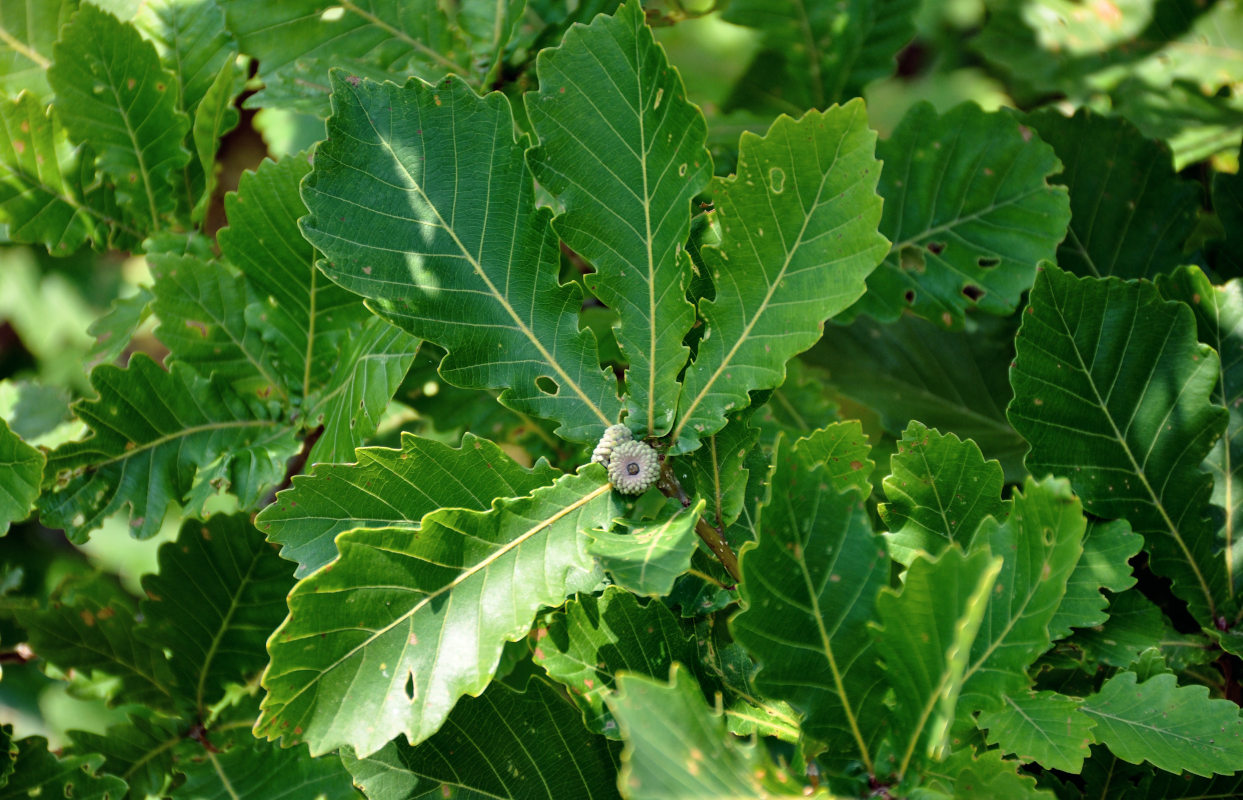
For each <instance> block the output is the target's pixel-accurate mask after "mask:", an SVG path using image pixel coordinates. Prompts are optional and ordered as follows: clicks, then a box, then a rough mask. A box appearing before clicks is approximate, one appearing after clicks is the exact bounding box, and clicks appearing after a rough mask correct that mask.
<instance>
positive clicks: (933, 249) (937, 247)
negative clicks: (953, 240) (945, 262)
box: [928, 242, 945, 256]
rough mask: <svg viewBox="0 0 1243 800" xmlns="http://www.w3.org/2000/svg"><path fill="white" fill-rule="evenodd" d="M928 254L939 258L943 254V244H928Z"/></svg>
mask: <svg viewBox="0 0 1243 800" xmlns="http://www.w3.org/2000/svg"><path fill="white" fill-rule="evenodd" d="M928 252H929V253H932V254H933V255H934V256H939V255H941V254H942V253H944V252H945V242H928Z"/></svg>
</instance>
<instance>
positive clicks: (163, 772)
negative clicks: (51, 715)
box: [70, 714, 183, 797]
mask: <svg viewBox="0 0 1243 800" xmlns="http://www.w3.org/2000/svg"><path fill="white" fill-rule="evenodd" d="M182 725H183V723H182V722H181V721H180V720H177V719H173V718H170V717H161V716H158V715H154V714H153V715H151V717H150V718H148V717H146V716H141V715H139V714H130V716H129V721H128V722H126V723H123V724H121V725H110V726H108V729H107V731H106V732H105V733H103V734H98V733H88V732H86V731H72V732H71V734H70V737H71V738H72V740H73V746H72V748H70V752H71V753H74V754H81V755H89V756H95V754H98V755H102V756H103V758H104V760H103V763H102V764H101V765H100V766H99V769H100V771H102V772H107V773H111V774H112V775H123V776H124V777H125V781H126V783H128V784H129V791H130V794H129V795H128V796H130V797H146V796H147V795H156V796H160V795H161V794H162V793H163V791H164V789H165V785H166V784H167V782H168V779H169V776H170V774H171V773H172V771H173V764H174V761H175V759H176V752H175V750H174V745H175V744H176V743H177V742H178V741H179V740H180V739H181V735H180V733H178V728H180V727H182ZM95 757H97V756H95Z"/></svg>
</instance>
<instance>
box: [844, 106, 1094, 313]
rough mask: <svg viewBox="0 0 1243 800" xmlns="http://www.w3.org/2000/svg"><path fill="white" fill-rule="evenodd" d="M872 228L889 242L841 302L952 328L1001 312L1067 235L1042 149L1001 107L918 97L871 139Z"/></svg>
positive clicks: (1062, 199)
mask: <svg viewBox="0 0 1243 800" xmlns="http://www.w3.org/2000/svg"><path fill="white" fill-rule="evenodd" d="M876 154H877V156H878V157H879V158H880V159H881V160H883V161H884V163H885V168H884V171H883V172H882V173H881V180H880V188H879V191H880V194H881V196H882V197H883V198H885V215H884V217H883V219H882V220H881V226H880V229H881V232H882V233H883V234H885V236H887V237H888V238H889V239H890V240H891V241H892V242H893V246H892V247H891V249H890V250H889V255H888V256H887V257H886V258H885V261H884V263H883V264H882V265H881V266H880V267H879V268H877V270H876V271H875V272H874V273H872V275H871V277H869V278H868V291H867V294H866V295H864V297H863V299H862V300H861V301H860V302H859V303H858V304H857V305H856V306H855V307H854V309H852V312H851V313H852V314H853V313H860V312H862V313H867V314H871V315H872V316H874V317H876V318H877V319H878V320H881V321H884V322H892V321H894V320H896V319H897V318H898V317H899V316H901V315H902V313H903V312H905V311H910V312H911V313H914V314H916V315H918V316H921V317H923V318H924V319H927V320H931V321H933V322H937V323H939V324H941V325H943V326H945V327H946V328H960V327H962V325H963V321H964V315H965V313H966V310H967V309H968V308H978V309H980V310H981V311H987V312H989V313H990V314H1001V315H1005V314H1009V313H1010V312H1012V311H1014V309H1015V308H1016V307H1017V306H1018V303H1019V299H1020V296H1021V295H1022V293H1023V292H1025V291H1026V290H1027V289H1029V288H1030V287H1031V284H1032V279H1033V278H1034V277H1035V275H1036V265H1037V264H1038V263H1040V261H1042V260H1045V259H1048V260H1052V259H1053V258H1054V255H1055V253H1056V252H1057V250H1056V248H1057V243H1058V242H1060V241H1061V240H1062V237H1063V236H1065V235H1066V224H1067V222H1069V220H1070V206H1069V202H1068V200H1067V196H1066V190H1065V189H1063V188H1061V187H1057V186H1051V185H1049V183H1048V180H1047V179H1048V177H1049V176H1050V175H1052V174H1054V173H1055V172H1056V171H1057V168H1058V160H1057V156H1055V155H1054V153H1053V148H1051V147H1049V146H1048V145H1046V144H1044V143H1043V142H1041V141H1039V140H1038V139H1036V140H1033V137H1032V135H1031V132H1030V131H1027V130H1025V129H1023V128H1022V127H1021V126H1020V125H1019V123H1018V121H1017V120H1016V119H1015V118H1014V117H1013V116H1011V115H1010V114H1008V113H1006V112H1003V111H996V112H992V113H988V112H985V111H983V110H981V109H980V107H979V106H977V105H975V104H973V103H964V104H962V105H960V106H957V107H955V108H953V109H952V110H950V111H948V112H947V113H945V114H944V115H939V114H937V112H936V110H935V109H934V108H933V107H932V105H931V104H929V103H926V102H921V103H918V104H916V105H915V106H914V107H912V108H911V109H910V110H909V111H908V112H907V113H906V115H905V116H904V117H903V118H902V122H901V123H899V125H898V127H897V129H896V130H895V131H894V132H893V135H892V136H890V137H889V138H888V139H886V140H885V141H883V142H881V143H880V144H879V145H878V146H877V148H876Z"/></svg>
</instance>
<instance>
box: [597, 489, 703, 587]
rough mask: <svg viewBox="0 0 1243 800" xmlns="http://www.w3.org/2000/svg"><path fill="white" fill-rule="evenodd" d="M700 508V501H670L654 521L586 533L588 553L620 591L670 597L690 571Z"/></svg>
mask: <svg viewBox="0 0 1243 800" xmlns="http://www.w3.org/2000/svg"><path fill="white" fill-rule="evenodd" d="M670 506H672V507H673V508H672V510H671V512H670V511H669V507H670ZM703 509H704V501H703V500H700V501H699V502H698V503H696V504H695V505H694V506H691V507H688V508H682V506H681V505H680V504H678V503H677V501H673V500H671V501H669V503H667V504H666V513H663V514H661V515H659V516H658V517H657V518H656V519H654V520H650V521H649V520H643V521H623V522H622V523H621V524H622V526H623V527H624V528H626V529H627V530H626V532H624V533H615V532H612V531H608V530H589V531H586V532H585V535H586V537H587V545H586V547H587V553H588V554H589V555H593V556H595V557H596V558H598V559H599V560H600V566H601V567H603V569H604V571H605V572H607V573H608V574H609V575H610V576H611V577H612V578H613V582H614V583H616V584H617V585H618V586H620V587H622V588H623V589H627V590H629V591H631V592H634V593H636V594H644V595H651V596H653V597H660V596H662V595H666V594H669V592H670V591H671V590H672V589H673V582H674V580H676V579H677V577H678V576H679V575H681V574H682V573H684V572H686V571H687V570H688V569H689V568H690V565H691V554H692V553H694V552H695V550H696V547H697V545H698V543H699V537H698V536H696V535H695V524H696V523H697V522H698V521H699V516H700V514H702V513H703Z"/></svg>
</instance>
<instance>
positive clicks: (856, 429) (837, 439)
mask: <svg viewBox="0 0 1243 800" xmlns="http://www.w3.org/2000/svg"><path fill="white" fill-rule="evenodd" d="M797 446H798V448H799V450H800V451H801V452H802V455H803V457H804V458H805V459H806V461H807V462H808V463H811V464H821V465H823V466H824V470H825V474H827V475H828V477H829V480H830V482H831V483H832V485H833V486H835V487H837V488H839V489H842V490H846V489H848V488H851V487H854V488H857V489H858V490H859V493H860V496H862V497H865V498H866V497H868V496H869V495H871V494H872V481H871V476H872V472H873V471H874V470H875V469H876V464H875V462H873V461H872V459H871V458H870V456H871V454H872V446H871V445H870V444H869V443H868V436H867V434H866V433H864V432H863V425H862V423H860V422H859V421H858V420H855V419H851V420H844V421H841V422H832V423H829V424H828V425H825V426H824V427H823V428H821V429H820V430H817V431H816V432H814V433H813V434H811V435H809V436H805V437H803V438H802V439H800V440H799V441H798V442H797Z"/></svg>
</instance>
